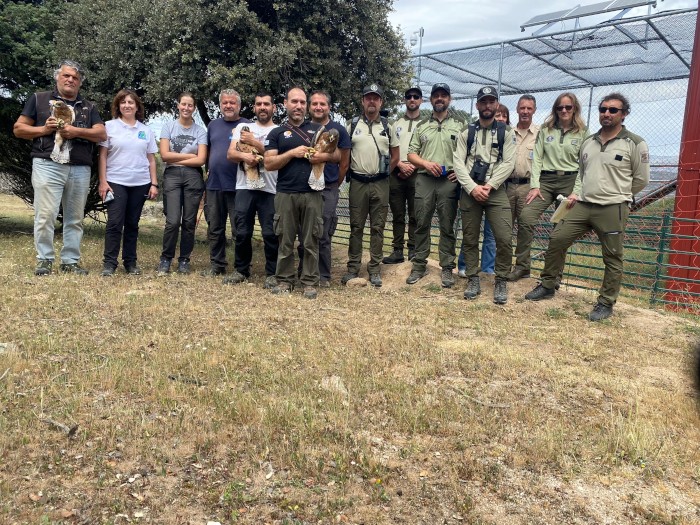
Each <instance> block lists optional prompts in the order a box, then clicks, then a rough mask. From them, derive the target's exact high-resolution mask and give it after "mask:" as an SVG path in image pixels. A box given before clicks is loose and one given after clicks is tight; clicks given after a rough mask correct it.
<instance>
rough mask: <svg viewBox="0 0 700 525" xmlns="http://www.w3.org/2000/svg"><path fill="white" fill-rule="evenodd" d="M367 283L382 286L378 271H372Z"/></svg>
mask: <svg viewBox="0 0 700 525" xmlns="http://www.w3.org/2000/svg"><path fill="white" fill-rule="evenodd" d="M369 284H371V285H372V286H374V287H375V288H381V287H382V276H381V275H379V274H378V273H373V274H372V275H370V276H369Z"/></svg>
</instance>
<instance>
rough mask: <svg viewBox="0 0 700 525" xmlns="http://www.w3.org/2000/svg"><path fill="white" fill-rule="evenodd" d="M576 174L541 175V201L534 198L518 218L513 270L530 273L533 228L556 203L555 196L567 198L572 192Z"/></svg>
mask: <svg viewBox="0 0 700 525" xmlns="http://www.w3.org/2000/svg"><path fill="white" fill-rule="evenodd" d="M575 182H576V174H573V175H563V176H562V175H554V174H551V175H550V174H548V175H541V176H540V194H542V198H543V199H544V200H542V199H540V198H536V199H535V200H534V201H532V202H531V203H530V204H526V205H525V207H524V208H523V210H522V212H520V215H519V216H518V241H517V244H516V246H515V269H516V270H517V269H520V268H522V269H523V270H527V271H530V264H531V260H530V250H531V249H532V240H533V238H534V236H535V226H537V223H538V222H539V220H540V217H541V216H542V214H543V213H544V211H545V210H546V209H547V208H549V206H550V205H551V204H552V203H553V202H556V200H557V195H564V196H565V197H568V196H569V195H571V192H572V191H573V190H574V184H575Z"/></svg>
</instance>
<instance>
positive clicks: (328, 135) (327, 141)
mask: <svg viewBox="0 0 700 525" xmlns="http://www.w3.org/2000/svg"><path fill="white" fill-rule="evenodd" d="M339 137H340V134H339V133H338V130H337V129H326V128H325V127H321V129H319V130H318V131H317V132H316V134H315V135H314V139H313V142H312V144H313V148H314V150H315V152H316V153H333V152H334V151H335V150H336V148H337V147H338V138H339ZM325 167H326V163H325V162H322V163H321V164H314V165H313V166H312V168H311V169H312V171H313V174H314V176H315V177H316V179H320V178H321V177H322V176H323V170H324V169H325Z"/></svg>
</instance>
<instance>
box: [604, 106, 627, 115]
mask: <svg viewBox="0 0 700 525" xmlns="http://www.w3.org/2000/svg"><path fill="white" fill-rule="evenodd" d="M598 111H600V114H601V115H602V114H603V113H605V112H606V111H607V112H608V113H610V114H611V115H614V114H615V113H617V112H618V111H622V110H621V109H620V108H609V107H607V106H600V107H599V108H598Z"/></svg>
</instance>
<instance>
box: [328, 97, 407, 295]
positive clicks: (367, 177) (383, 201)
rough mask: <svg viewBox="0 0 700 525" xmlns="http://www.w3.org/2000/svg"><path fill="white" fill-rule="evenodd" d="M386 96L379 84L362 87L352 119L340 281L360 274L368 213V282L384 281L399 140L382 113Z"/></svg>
mask: <svg viewBox="0 0 700 525" xmlns="http://www.w3.org/2000/svg"><path fill="white" fill-rule="evenodd" d="M383 97H384V92H383V91H382V89H381V88H380V87H379V86H378V85H377V84H370V85H369V86H366V87H365V88H364V89H363V90H362V109H363V114H362V117H355V118H354V119H353V120H352V122H351V123H350V129H349V131H350V139H351V142H352V147H351V150H350V171H349V172H348V175H349V177H350V195H349V204H348V206H349V208H350V240H349V244H348V271H347V273H346V274H345V275H344V276H343V277H342V279H341V281H340V282H341V283H342V284H347V282H348V281H349V280H351V279H354V278H356V277H358V276H359V274H360V265H361V262H362V237H363V234H364V227H365V221H366V220H367V216H368V215H369V223H370V239H369V254H370V261H369V264H368V265H367V271H368V273H369V282H370V284H371V285H372V286H375V287H380V286H381V285H382V278H381V275H380V264H381V262H382V250H383V247H384V226H385V225H386V215H387V208H388V207H389V173H390V172H391V171H392V170H393V169H394V168H395V167H396V163H397V162H398V160H399V147H398V140H397V139H396V138H395V137H394V135H393V134H392V133H391V130H390V129H389V124H388V122H387V120H386V118H384V117H382V116H380V114H379V111H380V110H381V108H382V99H383Z"/></svg>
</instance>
